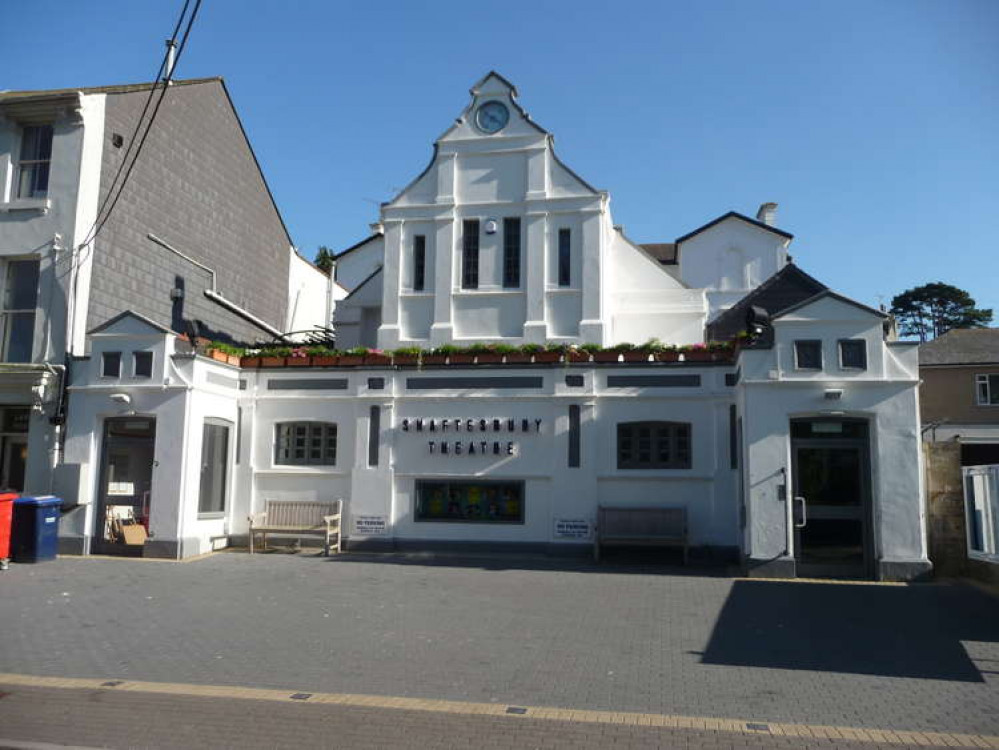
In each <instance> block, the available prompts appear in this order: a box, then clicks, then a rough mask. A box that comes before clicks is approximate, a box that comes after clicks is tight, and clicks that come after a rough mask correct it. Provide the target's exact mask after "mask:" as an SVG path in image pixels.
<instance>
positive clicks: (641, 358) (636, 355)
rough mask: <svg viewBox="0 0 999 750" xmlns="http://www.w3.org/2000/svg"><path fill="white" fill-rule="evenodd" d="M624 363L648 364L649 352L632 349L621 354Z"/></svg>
mask: <svg viewBox="0 0 999 750" xmlns="http://www.w3.org/2000/svg"><path fill="white" fill-rule="evenodd" d="M622 355H623V357H624V361H625V362H648V361H649V352H648V350H647V349H634V350H632V351H627V352H622Z"/></svg>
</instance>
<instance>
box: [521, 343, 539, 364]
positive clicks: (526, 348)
mask: <svg viewBox="0 0 999 750" xmlns="http://www.w3.org/2000/svg"><path fill="white" fill-rule="evenodd" d="M544 350H545V348H544V347H543V346H541V344H524V345H523V346H522V347H520V353H521V354H522V355H524V356H525V357H527V358H528V359H527V361H528V362H533V361H534V358H535V357H537V356H538V354H539V353H540V352H543V351H544Z"/></svg>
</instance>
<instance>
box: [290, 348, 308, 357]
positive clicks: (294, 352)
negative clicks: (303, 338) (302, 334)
mask: <svg viewBox="0 0 999 750" xmlns="http://www.w3.org/2000/svg"><path fill="white" fill-rule="evenodd" d="M291 356H292V357H302V358H304V357H308V356H309V355H308V354H307V353H306V351H305V349H304V347H301V346H300V347H298V348H297V349H292V350H291Z"/></svg>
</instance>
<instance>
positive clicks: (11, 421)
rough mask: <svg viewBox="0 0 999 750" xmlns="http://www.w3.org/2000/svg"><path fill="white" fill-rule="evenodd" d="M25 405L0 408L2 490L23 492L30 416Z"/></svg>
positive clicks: (0, 487)
mask: <svg viewBox="0 0 999 750" xmlns="http://www.w3.org/2000/svg"><path fill="white" fill-rule="evenodd" d="M29 415H30V410H29V409H27V408H25V407H17V406H8V407H4V408H2V409H0V491H13V492H22V491H23V490H24V470H25V467H26V466H27V463H28V418H29Z"/></svg>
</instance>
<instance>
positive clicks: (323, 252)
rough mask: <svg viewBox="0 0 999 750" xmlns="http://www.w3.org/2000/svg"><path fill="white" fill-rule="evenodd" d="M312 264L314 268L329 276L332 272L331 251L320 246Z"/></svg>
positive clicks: (324, 246)
mask: <svg viewBox="0 0 999 750" xmlns="http://www.w3.org/2000/svg"><path fill="white" fill-rule="evenodd" d="M314 262H315V264H316V268H318V269H319V270H320V271H322V272H323V273H325V274H326V275H327V276H329V274H330V272H331V271H332V270H333V251H332V250H330V249H329V248H328V247H326V245H320V246H319V252H317V253H316V259H315V261H314Z"/></svg>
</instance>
